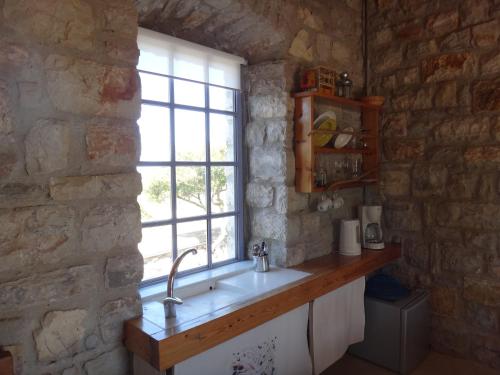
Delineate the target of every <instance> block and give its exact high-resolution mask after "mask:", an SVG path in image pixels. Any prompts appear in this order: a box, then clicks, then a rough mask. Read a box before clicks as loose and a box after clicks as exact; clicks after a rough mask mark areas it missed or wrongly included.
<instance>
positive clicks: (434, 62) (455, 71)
mask: <svg viewBox="0 0 500 375" xmlns="http://www.w3.org/2000/svg"><path fill="white" fill-rule="evenodd" d="M475 65H476V62H475V60H474V57H473V55H472V54H470V53H468V52H462V53H452V54H444V55H440V56H436V57H429V58H426V59H424V60H423V61H422V64H421V72H422V79H423V81H424V82H438V81H446V80H450V79H454V78H458V77H464V76H466V77H467V76H470V75H471V74H472V73H473V71H474V69H475Z"/></svg>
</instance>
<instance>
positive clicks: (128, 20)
mask: <svg viewBox="0 0 500 375" xmlns="http://www.w3.org/2000/svg"><path fill="white" fill-rule="evenodd" d="M133 25H138V14H137V9H136V8H135V7H134V6H133V4H132V3H131V2H129V1H119V0H112V1H106V3H105V8H104V30H106V31H110V32H113V33H119V34H124V35H126V36H128V37H130V38H132V39H136V36H137V28H136V27H133Z"/></svg>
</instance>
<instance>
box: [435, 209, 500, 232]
mask: <svg viewBox="0 0 500 375" xmlns="http://www.w3.org/2000/svg"><path fill="white" fill-rule="evenodd" d="M433 215H434V217H435V218H436V221H437V223H438V224H439V225H442V226H446V227H450V228H467V229H469V230H474V229H477V230H485V231H488V230H497V229H500V206H499V205H498V204H494V203H441V204H437V205H436V206H435V207H433Z"/></svg>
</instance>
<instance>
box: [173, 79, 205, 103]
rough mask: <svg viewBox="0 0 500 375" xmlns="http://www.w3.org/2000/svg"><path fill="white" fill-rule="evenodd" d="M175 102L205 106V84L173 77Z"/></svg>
mask: <svg viewBox="0 0 500 375" xmlns="http://www.w3.org/2000/svg"><path fill="white" fill-rule="evenodd" d="M174 98H175V104H183V105H191V106H194V107H205V85H203V84H201V83H194V82H187V81H182V80H179V79H174Z"/></svg>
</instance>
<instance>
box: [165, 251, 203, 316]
mask: <svg viewBox="0 0 500 375" xmlns="http://www.w3.org/2000/svg"><path fill="white" fill-rule="evenodd" d="M191 253H192V254H193V255H196V254H197V253H198V252H197V251H196V249H190V250H187V251H185V252H184V253H182V254H181V255H179V256H178V257H177V258H176V259H175V261H174V263H173V264H172V268H171V269H170V274H169V275H168V282H167V298H165V299H164V300H163V307H164V309H165V318H166V319H168V318H174V317H175V316H176V311H175V305H181V304H182V300H181V299H180V298H178V297H174V280H175V276H177V269H178V268H179V265H180V264H181V262H182V260H183V259H184V257H186V255H188V254H191Z"/></svg>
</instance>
